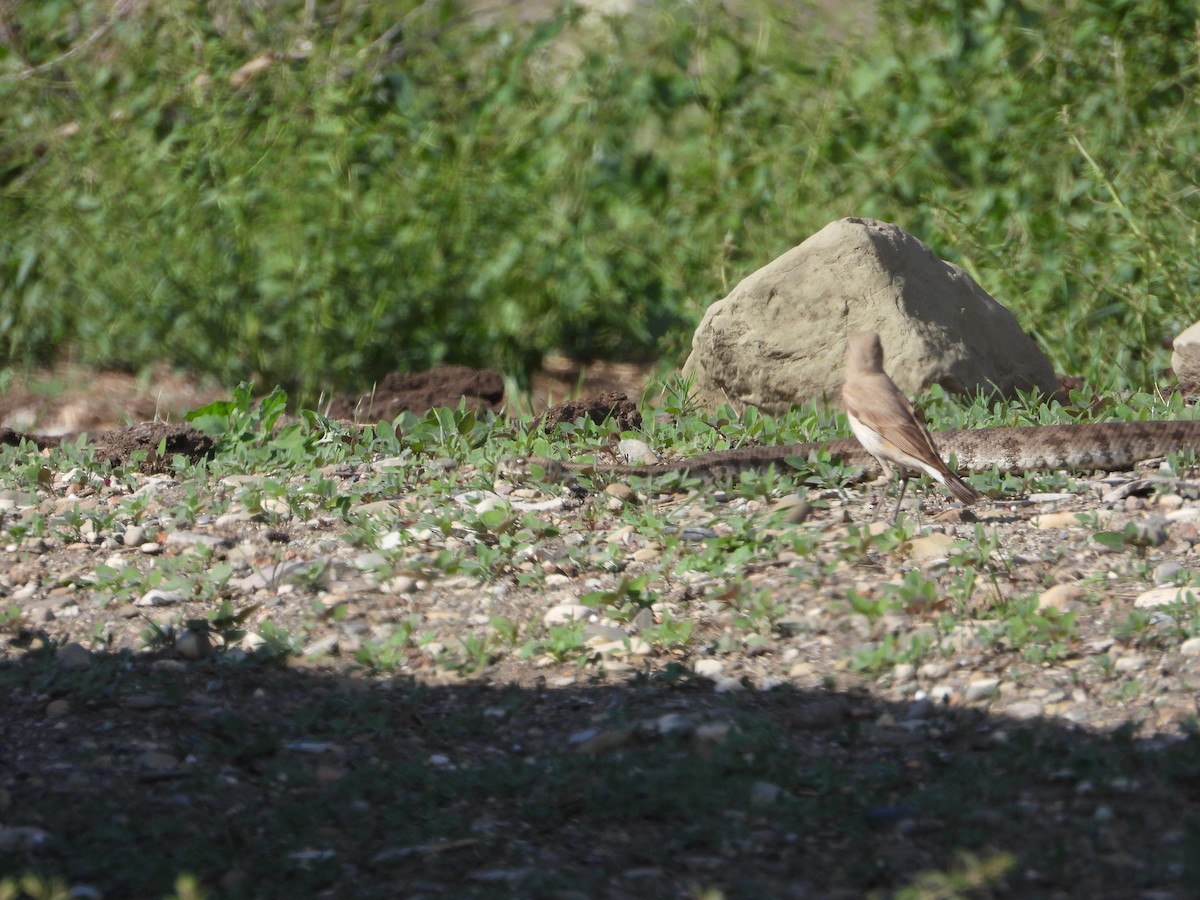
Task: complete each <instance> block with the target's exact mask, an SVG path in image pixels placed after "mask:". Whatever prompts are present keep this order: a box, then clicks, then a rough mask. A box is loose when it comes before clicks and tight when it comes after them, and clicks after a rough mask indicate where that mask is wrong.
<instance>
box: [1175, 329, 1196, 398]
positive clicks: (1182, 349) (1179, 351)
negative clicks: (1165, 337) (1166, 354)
mask: <svg viewBox="0 0 1200 900" xmlns="http://www.w3.org/2000/svg"><path fill="white" fill-rule="evenodd" d="M1171 368H1172V369H1174V370H1175V378H1176V380H1177V381H1178V382H1179V384H1180V386H1182V387H1186V388H1187V389H1188V392H1189V393H1194V392H1195V386H1196V385H1197V384H1200V322H1196V323H1195V324H1193V325H1191V326H1189V327H1188V328H1187V329H1185V330H1184V331H1183V333H1182V334H1180V335H1179V336H1178V337H1177V338H1175V340H1174V341H1173V342H1172V352H1171Z"/></svg>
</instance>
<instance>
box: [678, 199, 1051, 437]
mask: <svg viewBox="0 0 1200 900" xmlns="http://www.w3.org/2000/svg"><path fill="white" fill-rule="evenodd" d="M855 331H878V332H879V334H880V337H881V338H882V340H883V350H884V359H885V368H886V370H887V372H888V374H889V375H891V376H892V379H893V380H894V381H895V382H896V384H897V385H898V386H899V387H900V389H901V390H902V391H904V392H905V393H906V394H909V395H912V394H916V393H919V392H921V391H923V390H925V389H926V388H928V387H929V386H930V385H932V384H940V385H941V386H942V387H943V388H945V389H946V390H947V391H949V392H951V393H955V394H966V395H973V394H975V393H976V392H979V391H983V392H984V393H986V394H988V395H991V394H994V393H996V392H999V393H1000V394H1001V395H1004V396H1012V395H1013V394H1014V393H1015V391H1016V389H1018V388H1020V389H1022V390H1028V389H1030V388H1035V387H1036V388H1038V389H1039V390H1041V391H1042V392H1043V393H1046V394H1049V393H1052V392H1053V391H1055V390H1056V388H1057V386H1058V382H1057V379H1056V378H1055V375H1054V367H1053V366H1052V365H1051V363H1050V360H1049V359H1047V358H1046V356H1045V354H1043V353H1042V352H1041V350H1040V349H1038V346H1037V344H1036V343H1035V342H1034V340H1033V338H1031V337H1030V336H1029V335H1027V334H1026V333H1025V332H1024V331H1022V330H1021V327H1020V325H1018V324H1017V320H1016V317H1014V316H1013V314H1012V313H1011V312H1009V311H1008V309H1006V308H1005V307H1004V306H1002V305H1001V304H1000V303H998V302H997V301H995V300H994V299H992V298H991V297H990V296H988V294H987V293H986V292H985V291H984V290H983V288H981V287H980V286H979V285H978V284H977V283H976V282H975V280H974V279H972V278H971V276H970V275H968V274H967V273H966V272H964V271H963V270H962V269H960V268H959V267H958V266H955V265H953V264H951V263H948V262H945V261H944V260H942V259H939V258H938V257H937V256H936V255H935V254H934V253H933V251H932V250H930V249H929V248H928V247H927V246H925V245H924V244H923V243H921V242H920V241H919V240H917V239H916V238H915V237H913V236H912V235H910V234H908V233H906V232H905V231H903V230H901V229H900V228H898V227H897V226H895V225H890V224H888V223H886V222H879V221H876V220H874V219H841V220H840V221H837V222H833V223H832V224H830V225H827V226H826V227H825V228H823V229H821V231H819V232H817V233H816V234H814V235H813V236H812V237H810V238H809V239H808V240H806V241H805V242H804V243H802V244H801V245H800V246H798V247H795V248H793V249H792V250H789V251H788V252H787V253H785V254H784V255H783V256H781V257H779V258H778V259H776V260H775V261H774V262H771V263H768V264H767V265H765V266H763V267H762V268H761V269H759V270H758V271H757V272H755V273H753V274H752V275H749V276H747V277H746V278H745V279H743V280H742V282H741V283H740V284H739V285H738V286H737V287H736V288H734V289H733V291H732V292H731V293H730V294H729V296H728V297H726V298H724V299H723V300H718V301H717V302H716V303H714V304H713V305H712V306H710V307H709V308H708V311H707V312H706V313H705V315H704V318H703V320H702V321H701V322H700V326H699V328H697V329H696V333H695V335H694V336H693V338H692V353H691V355H690V356H689V357H688V359H687V362H686V363H685V364H684V368H683V372H684V375H685V376H694V378H695V388H696V390H697V392H698V396H699V399H700V400H701V401H702V402H704V403H708V404H716V403H721V402H728V403H731V404H732V405H733V406H734V407H735V408H738V409H740V408H743V407H746V406H756V407H758V409H760V410H762V411H763V412H767V413H772V414H778V413H782V412H785V411H787V409H789V408H790V407H791V406H792V405H793V404H799V403H804V402H805V401H807V400H811V399H822V398H824V399H826V400H829V401H830V402H835V398H837V396H838V393H839V391H840V389H841V384H842V374H843V373H842V354H843V352H844V351H845V347H846V338H847V337H848V336H849V335H850V334H852V333H853V332H855Z"/></svg>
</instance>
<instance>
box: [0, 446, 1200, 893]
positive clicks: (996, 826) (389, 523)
mask: <svg viewBox="0 0 1200 900" xmlns="http://www.w3.org/2000/svg"><path fill="white" fill-rule="evenodd" d="M43 457H45V454H43ZM28 464H29V465H33V463H28ZM32 480H33V482H34V484H33V485H26V486H25V487H22V488H13V489H10V490H7V491H4V492H3V493H0V507H3V515H4V520H3V524H4V528H5V529H6V533H7V537H6V538H4V539H3V541H2V542H0V550H2V552H0V591H2V593H3V604H2V606H0V609H7V610H8V614H7V617H6V631H5V633H6V635H7V640H5V642H4V646H3V648H2V650H0V653H2V657H0V658H2V659H3V660H4V663H3V664H2V665H0V688H2V689H3V690H4V691H5V697H6V699H5V703H6V712H5V714H4V717H3V721H2V723H0V727H2V729H3V730H2V732H0V873H4V872H7V873H11V874H16V873H19V872H35V873H39V874H40V875H41V876H43V877H46V878H51V877H54V878H60V879H62V881H63V883H64V884H66V885H70V886H74V887H76V888H77V889H79V890H90V891H95V892H96V894H93V895H103V896H165V895H167V894H169V893H171V892H172V890H174V891H175V892H176V893H177V894H178V895H180V896H182V895H184V894H185V893H186V891H185V890H184V888H187V887H188V883H187V882H186V881H185V882H180V881H177V878H178V877H179V876H180V875H183V874H185V873H190V875H191V876H194V877H195V878H196V879H197V884H198V885H199V886H200V887H199V888H197V890H202V891H208V892H209V893H210V894H211V895H213V896H282V895H284V894H287V895H289V896H297V895H312V896H334V895H337V896H346V895H347V893H348V892H349V893H350V894H351V895H356V896H430V897H432V896H449V895H453V896H501V895H502V896H554V897H588V896H611V897H623V896H633V895H635V894H638V895H642V896H647V895H648V896H685V897H687V896H712V897H716V896H743V895H745V896H752V895H753V896H797V897H800V896H802V897H825V896H864V895H866V894H869V893H871V892H876V893H877V894H878V895H879V896H892V895H896V892H898V891H900V892H903V891H909V892H910V893H907V894H903V895H904V896H1010V895H1011V896H1022V897H1028V896H1064V897H1065V896H1092V897H1147V898H1151V897H1152V898H1168V897H1184V896H1192V895H1194V884H1195V883H1196V881H1195V875H1196V874H1197V873H1196V872H1195V870H1194V868H1193V867H1194V865H1195V863H1194V858H1195V854H1194V850H1195V849H1196V846H1197V844H1196V841H1197V838H1198V837H1200V830H1197V827H1196V826H1197V821H1196V817H1195V814H1194V813H1193V812H1192V809H1193V808H1194V806H1195V803H1194V801H1195V799H1196V798H1195V796H1194V795H1195V794H1196V792H1197V790H1200V778H1198V777H1197V776H1198V775H1200V756H1197V754H1196V750H1195V746H1194V744H1195V739H1194V737H1193V733H1194V725H1195V721H1196V720H1195V716H1196V691H1195V685H1196V683H1197V681H1198V680H1200V671H1198V669H1200V620H1198V619H1197V615H1196V613H1197V605H1196V603H1195V601H1194V600H1193V599H1192V598H1191V595H1190V594H1188V593H1187V591H1186V590H1181V589H1180V587H1179V586H1180V585H1186V584H1187V583H1188V582H1189V580H1190V579H1191V578H1192V575H1193V572H1194V570H1195V550H1194V546H1195V543H1196V542H1197V541H1198V540H1200V532H1198V530H1197V525H1196V523H1197V517H1200V499H1198V498H1200V482H1196V481H1193V480H1189V479H1176V478H1173V477H1167V476H1165V475H1161V474H1159V472H1158V468H1157V466H1151V467H1149V468H1147V469H1146V470H1145V471H1143V472H1138V473H1128V474H1122V475H1116V476H1107V477H1104V478H1102V479H1099V478H1097V479H1091V478H1087V477H1083V476H1077V477H1073V478H1068V477H1066V476H1064V475H1059V476H1050V477H1049V478H1048V479H1045V480H1043V481H1042V482H1041V483H1039V484H1033V485H1032V487H1034V488H1038V490H1036V491H1026V492H1024V493H1018V492H1015V491H1013V492H1009V493H1008V494H1006V495H1005V496H1003V497H1001V498H996V499H991V500H987V501H985V502H983V503H982V504H980V505H979V506H978V507H976V508H975V509H973V510H966V509H963V508H961V507H950V508H948V507H947V503H946V501H945V499H944V498H943V497H942V496H940V495H938V494H937V493H936V492H935V491H932V490H931V491H929V492H928V493H923V492H922V491H916V492H915V493H916V494H917V496H916V498H914V499H913V500H910V505H909V506H908V508H907V510H906V513H905V514H904V516H903V517H902V522H901V525H900V526H899V527H891V526H890V525H886V524H882V523H878V522H872V521H871V511H872V509H873V504H874V503H876V502H878V503H881V504H882V505H884V507H885V509H887V508H890V507H888V506H887V504H888V499H887V498H886V497H884V496H882V492H883V490H884V485H882V484H872V485H857V486H851V487H849V488H848V489H832V488H828V489H821V488H811V489H810V490H809V491H808V493H807V502H805V503H800V502H799V501H798V500H797V499H796V498H795V496H794V484H792V483H791V481H790V479H783V480H777V481H764V482H761V483H755V484H754V485H751V486H750V489H747V488H746V485H745V484H743V485H741V486H729V485H726V486H723V488H722V487H718V488H707V487H703V486H698V485H688V484H687V483H686V482H684V483H683V484H682V485H679V486H677V487H674V488H672V487H671V486H669V485H668V486H663V485H649V484H647V483H645V482H643V481H636V480H631V481H629V482H628V483H622V482H616V483H613V484H609V485H588V486H585V487H579V486H563V485H540V484H534V483H528V484H521V483H513V482H510V481H508V480H505V479H504V478H501V477H497V476H496V475H495V474H494V470H485V471H476V470H475V469H474V468H472V467H471V466H470V465H469V464H466V463H462V464H459V465H455V464H453V463H451V462H450V461H449V460H446V459H442V458H439V457H422V456H420V455H415V456H414V455H405V454H402V455H400V456H396V457H392V458H380V457H378V456H375V457H373V458H370V459H360V460H356V461H354V462H349V463H339V464H336V465H330V466H327V467H325V468H324V469H321V470H320V471H319V472H318V471H315V470H314V471H309V470H306V469H305V470H299V471H296V470H289V469H286V468H284V469H279V470H276V471H273V472H272V473H271V474H267V475H259V474H224V475H221V474H219V473H216V474H212V475H207V476H206V475H204V473H203V471H201V472H200V474H199V475H197V472H196V470H188V473H187V474H186V475H185V476H181V475H178V474H172V473H170V472H167V473H157V474H147V473H144V472H139V471H135V470H133V469H128V470H124V471H122V472H121V473H120V475H119V477H113V476H111V475H109V476H103V475H101V474H96V473H94V472H91V471H89V470H88V468H87V467H86V466H76V467H67V466H66V465H65V464H64V465H62V466H61V467H60V466H58V465H57V464H56V463H54V462H53V461H51V462H49V463H47V464H46V465H45V466H44V468H42V469H41V470H40V471H39V472H38V473H37V474H36V476H35V477H34V478H33V479H32ZM1048 488H1053V490H1050V489H1048ZM916 501H920V503H921V505H922V506H923V511H922V512H921V513H920V524H919V526H918V525H917V523H916V519H917V515H918V513H917V509H916V506H915V505H914V504H915V502H916ZM121 848H125V849H124V850H122V849H121ZM131 851H134V852H132V854H131ZM114 854H116V855H114ZM181 885H182V887H181ZM78 895H79V896H84V894H78Z"/></svg>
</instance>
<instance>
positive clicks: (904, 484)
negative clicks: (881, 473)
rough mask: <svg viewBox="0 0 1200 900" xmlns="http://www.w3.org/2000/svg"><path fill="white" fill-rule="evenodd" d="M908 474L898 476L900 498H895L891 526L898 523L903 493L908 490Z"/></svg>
mask: <svg viewBox="0 0 1200 900" xmlns="http://www.w3.org/2000/svg"><path fill="white" fill-rule="evenodd" d="M908 477H909V476H908V473H907V472H904V473H902V474H901V475H900V496H899V497H897V498H896V508H895V509H894V510H893V511H892V524H893V525H895V524H896V523H897V522H899V521H900V504H901V503H903V502H904V492H905V491H906V490H908Z"/></svg>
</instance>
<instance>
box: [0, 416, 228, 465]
mask: <svg viewBox="0 0 1200 900" xmlns="http://www.w3.org/2000/svg"><path fill="white" fill-rule="evenodd" d="M76 437H77V436H76V435H65V436H63V437H47V436H45V435H38V434H25V433H23V432H20V431H13V430H12V429H11V428H0V444H10V445H12V446H17V445H19V444H20V443H21V442H22V441H27V442H29V443H31V444H33V445H34V446H36V447H37V448H38V449H39V450H46V449H49V448H50V447H54V446H57V445H58V444H60V443H63V442H65V441H72V440H75V439H76ZM91 444H92V445H93V446H94V447H95V448H96V458H97V459H99V460H103V461H106V462H109V463H112V464H113V465H125V464H127V463H129V462H130V460H132V458H133V454H134V453H136V452H139V451H140V452H142V453H144V454H145V456H144V458H143V459H142V460H141V461H140V462H139V463H138V468H139V469H141V470H142V471H143V472H161V471H164V470H165V469H166V468H167V467H168V466H169V465H170V462H171V458H172V457H173V456H177V455H180V456H185V457H187V458H188V459H189V460H191V461H192V462H196V461H197V460H200V459H202V458H203V457H205V456H208V455H209V454H210V453H212V449H213V446H214V442H213V439H212V438H211V437H209V436H208V435H207V434H204V433H203V432H200V431H197V430H196V429H195V428H192V427H191V426H190V425H170V424H167V423H165V422H145V423H143V424H140V425H130V426H129V427H128V428H117V429H114V430H112V431H101V432H99V433H97V434H95V435H92V436H91ZM160 449H161V451H162V452H161V453H160V452H159V451H160Z"/></svg>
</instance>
